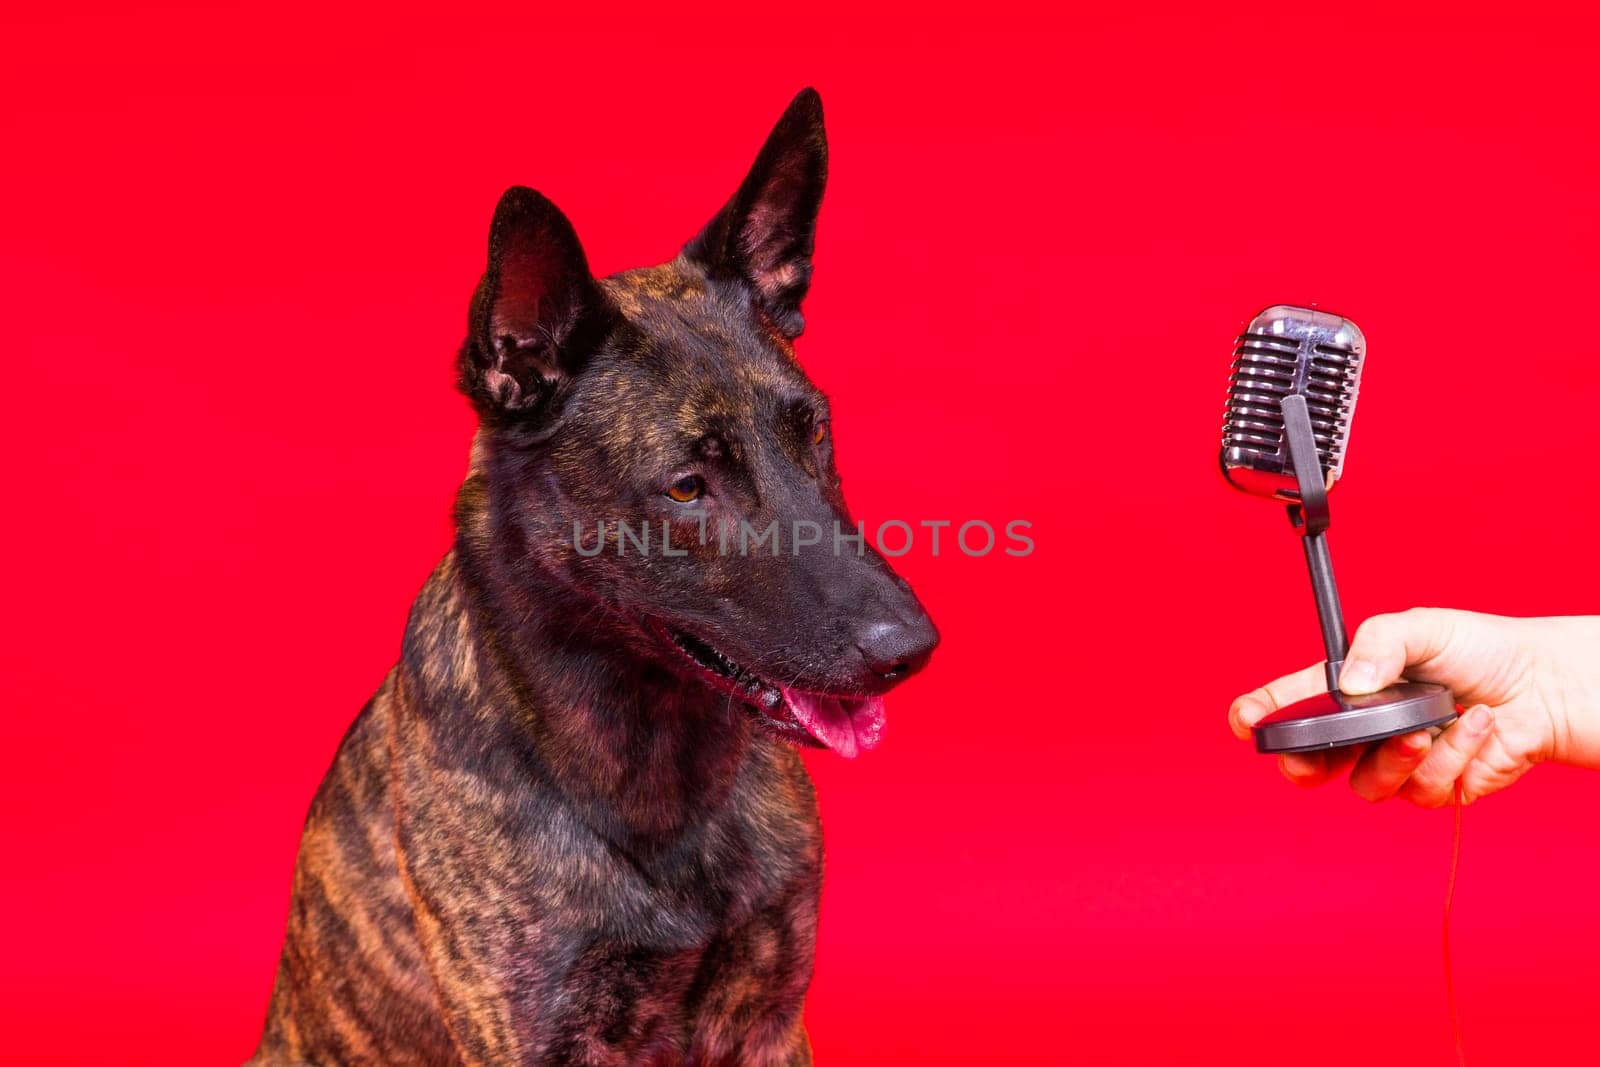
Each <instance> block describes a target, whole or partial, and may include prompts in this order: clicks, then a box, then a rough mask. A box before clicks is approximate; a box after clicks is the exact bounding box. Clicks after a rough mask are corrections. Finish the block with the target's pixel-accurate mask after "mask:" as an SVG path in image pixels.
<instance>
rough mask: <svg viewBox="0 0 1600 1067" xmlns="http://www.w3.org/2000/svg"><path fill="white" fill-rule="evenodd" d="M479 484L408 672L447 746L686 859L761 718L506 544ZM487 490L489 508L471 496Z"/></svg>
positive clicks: (635, 847) (406, 659) (623, 839)
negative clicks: (685, 845)
mask: <svg viewBox="0 0 1600 1067" xmlns="http://www.w3.org/2000/svg"><path fill="white" fill-rule="evenodd" d="M473 481H474V479H473V477H470V476H469V479H468V483H467V485H466V486H464V487H463V501H464V503H463V505H462V506H459V507H458V510H457V521H458V526H459V531H458V536H457V541H456V547H455V549H454V551H452V552H451V553H450V554H449V555H448V556H446V558H445V560H444V561H443V562H442V563H441V564H440V566H439V568H438V569H437V570H436V571H435V572H434V574H433V576H432V577H431V578H430V579H429V581H428V583H427V585H426V586H425V587H424V589H423V591H422V593H421V594H420V595H419V596H418V598H417V601H416V603H415V605H414V606H413V609H412V615H411V620H410V623H409V625H408V628H407V634H406V642H405V650H404V656H403V663H404V665H405V667H406V668H407V669H408V670H409V672H410V674H411V676H412V677H413V678H414V679H415V680H416V684H417V685H418V686H419V689H420V690H421V692H420V693H419V696H420V697H421V701H420V702H419V703H420V704H421V705H422V706H423V708H424V714H427V715H429V716H430V717H434V718H437V719H441V720H445V721H443V722H441V723H440V726H441V727H442V728H441V729H435V730H434V731H433V736H434V737H436V738H439V739H449V740H448V741H447V742H445V743H450V744H453V745H458V746H461V747H462V748H463V749H473V750H477V751H479V752H482V751H483V750H485V749H491V748H492V749H494V750H495V751H497V752H498V753H499V755H500V757H502V758H499V759H476V760H474V764H475V765H476V766H477V767H479V768H480V771H481V769H482V768H485V767H490V768H494V767H497V768H499V771H498V772H497V773H499V774H502V775H505V776H507V777H516V776H521V777H522V778H523V781H522V782H517V781H506V782H496V783H493V784H495V785H504V786H505V787H507V788H508V789H516V788H517V787H518V786H519V785H523V784H525V780H526V776H527V775H528V774H533V775H537V776H538V777H539V778H540V779H541V780H542V781H544V782H545V783H546V784H548V785H549V786H551V787H553V788H555V789H556V790H559V791H560V793H561V794H563V795H564V796H565V797H566V798H567V799H568V800H569V801H570V803H571V804H572V805H573V808H574V811H575V812H576V813H577V814H578V815H579V816H580V817H581V818H583V819H584V821H585V822H586V823H588V824H589V825H590V826H592V827H593V828H594V829H595V830H596V831H597V832H600V833H603V834H605V835H606V836H607V837H608V838H609V839H610V840H611V841H612V842H613V843H614V844H617V845H619V846H623V847H627V848H629V849H630V850H631V851H636V852H638V853H641V854H647V853H650V852H652V851H657V850H669V849H671V848H673V847H674V846H675V845H676V844H677V843H678V842H679V841H680V840H681V839H682V838H683V837H684V836H685V835H693V834H695V833H696V832H697V831H698V830H700V829H701V828H703V827H705V826H706V825H707V824H708V823H709V822H711V821H712V820H714V819H715V818H716V816H717V813H718V812H719V811H720V810H721V809H722V808H723V807H724V806H725V804H726V802H727V799H728V795H729V793H730V791H731V790H732V789H733V788H734V786H735V784H736V781H737V778H738V775H739V772H740V769H741V767H742V765H743V764H744V762H745V760H746V758H747V756H748V755H749V750H750V747H751V745H752V744H773V743H777V742H774V741H771V740H769V739H766V738H763V737H759V736H756V733H757V732H756V729H755V727H754V724H753V723H752V721H751V717H750V713H749V712H748V711H747V710H746V709H744V708H742V707H739V706H737V705H735V704H733V703H732V702H731V701H730V700H729V699H728V698H727V697H725V696H723V695H721V694H718V693H715V692H713V691H712V690H710V689H708V688H706V687H704V686H701V685H699V684H697V683H694V682H689V681H685V680H683V679H681V678H679V677H678V676H677V675H675V674H673V673H672V672H671V671H669V670H668V669H666V668H665V667H664V666H663V665H661V664H660V663H659V662H657V661H655V660H654V659H653V658H647V657H644V656H641V654H640V652H639V651H638V650H637V648H630V647H629V643H630V642H629V641H628V640H627V639H626V638H625V637H623V636H622V635H620V634H618V633H617V632H616V631H615V628H614V627H612V626H608V625H605V624H604V616H603V613H604V612H605V611H606V610H608V609H605V608H603V607H600V606H599V605H597V604H596V603H595V602H593V601H591V600H589V599H587V598H586V597H584V596H583V595H582V594H580V593H578V592H577V591H575V590H573V589H571V588H569V587H567V586H566V585H565V584H564V583H563V582H561V581H560V580H559V579H558V578H556V577H555V576H553V575H550V574H548V573H545V572H543V571H542V570H541V569H540V568H539V567H538V565H537V564H536V562H535V561H534V560H533V559H532V558H531V557H530V556H529V555H528V554H527V553H519V552H518V551H517V548H518V542H517V539H516V538H508V537H503V536H496V534H497V533H499V532H503V531H495V530H494V529H493V528H492V527H493V524H494V518H493V515H492V509H490V508H488V507H487V502H486V500H485V499H483V498H482V492H481V489H482V487H481V485H479V486H477V487H476V488H475V487H474V486H473ZM474 492H476V493H478V496H479V499H478V500H477V501H473V500H471V499H470V498H469V496H470V494H472V493H474Z"/></svg>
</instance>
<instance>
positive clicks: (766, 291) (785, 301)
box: [684, 89, 828, 337]
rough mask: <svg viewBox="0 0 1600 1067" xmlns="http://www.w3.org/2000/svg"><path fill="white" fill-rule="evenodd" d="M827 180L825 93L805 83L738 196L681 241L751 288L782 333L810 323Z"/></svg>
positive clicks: (709, 268)
mask: <svg viewBox="0 0 1600 1067" xmlns="http://www.w3.org/2000/svg"><path fill="white" fill-rule="evenodd" d="M827 179H828V139H827V135H826V134H825V133H824V132H823V128H822V98H821V97H820V96H818V95H817V91H816V90H815V89H802V90H801V91H800V94H799V95H798V96H796V97H795V98H794V100H793V101H792V102H791V103H790V104H789V107H788V109H787V110H786V111H784V113H783V117H782V118H780V119H779V120H778V124H777V125H776V126H775V127H773V129H772V133H771V134H770V135H768V137H767V143H766V144H764V145H762V146H761V154H760V155H758V156H757V157H756V162H755V165H754V166H752V167H751V168H750V173H749V174H748V175H746V176H745V179H744V182H743V183H742V184H741V185H740V186H739V191H738V192H736V193H734V194H733V199H731V200H729V201H728V202H727V204H725V205H724V206H723V208H722V210H721V211H719V212H717V214H716V217H714V218H713V219H712V220H711V221H710V222H709V223H707V224H706V228H705V229H704V230H702V231H700V234H699V235H698V236H697V237H695V238H694V240H692V241H690V242H689V243H688V245H686V246H685V247H684V255H685V256H687V257H688V258H689V259H691V260H693V261H694V262H696V263H698V264H700V266H701V267H703V268H704V269H705V270H706V272H707V273H708V274H710V275H711V276H712V277H724V278H738V279H742V280H743V281H744V282H745V283H746V284H748V285H749V286H750V289H751V292H752V293H753V294H754V297H755V300H756V303H757V306H758V307H759V309H760V310H761V311H762V312H764V313H765V314H766V316H767V317H768V318H770V319H771V320H772V322H773V324H774V325H775V326H776V327H777V328H778V330H779V332H781V333H782V334H783V335H784V336H785V337H798V336H800V331H801V330H802V329H804V328H805V319H804V317H803V316H802V315H801V314H800V301H801V300H803V299H804V298H805V295H806V290H807V289H809V288H810V287H811V253H812V249H813V247H814V245H815V238H816V232H817V210H818V208H820V207H821V206H822V188H823V186H824V185H825V184H826V183H827Z"/></svg>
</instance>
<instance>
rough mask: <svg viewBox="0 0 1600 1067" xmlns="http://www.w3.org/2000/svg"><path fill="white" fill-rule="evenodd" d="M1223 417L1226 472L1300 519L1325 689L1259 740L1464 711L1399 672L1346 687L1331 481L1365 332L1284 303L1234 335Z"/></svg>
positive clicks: (1269, 723) (1287, 711) (1304, 748)
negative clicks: (1357, 690)
mask: <svg viewBox="0 0 1600 1067" xmlns="http://www.w3.org/2000/svg"><path fill="white" fill-rule="evenodd" d="M1235 345H1236V347H1235V348H1234V351H1233V357H1234V358H1233V373H1232V374H1231V375H1230V376H1229V379H1228V409H1227V417H1226V419H1225V421H1224V422H1223V425H1222V474H1223V476H1224V477H1225V478H1227V479H1228V481H1229V482H1230V483H1231V484H1232V485H1233V486H1234V487H1235V488H1237V489H1242V490H1244V491H1245V492H1246V493H1251V494H1253V495H1255V496H1264V497H1269V498H1271V499H1273V500H1279V501H1282V502H1284V503H1286V504H1287V505H1288V508H1289V521H1290V522H1291V523H1292V524H1293V525H1294V527H1295V528H1296V529H1298V530H1299V531H1300V539H1301V543H1302V544H1303V545H1304V547H1305V552H1306V567H1307V568H1308V569H1309V570H1310V572H1311V589H1312V592H1313V593H1314V594H1315V596H1316V602H1317V618H1318V619H1319V621H1320V622H1321V624H1322V647H1323V650H1324V651H1325V652H1326V653H1327V657H1328V665H1327V679H1328V691H1327V692H1326V693H1319V694H1318V695H1316V696H1314V697H1310V698H1308V699H1306V700H1301V701H1299V702H1297V703H1294V704H1290V705H1289V706H1288V707H1286V708H1280V709H1279V710H1277V711H1276V712H1274V713H1272V714H1271V715H1269V716H1267V717H1266V718H1265V719H1262V720H1261V721H1260V722H1259V723H1257V724H1256V726H1255V730H1254V733H1255V741H1256V750H1257V751H1259V752H1308V751H1313V750H1319V749H1329V748H1340V747H1342V746H1344V745H1355V744H1361V743H1363V742H1367V741H1380V740H1382V739H1383V738H1386V737H1395V736H1398V735H1399V734H1404V733H1410V732H1411V731H1412V730H1427V729H1434V728H1436V727H1443V726H1446V725H1448V724H1449V723H1451V722H1453V721H1454V720H1455V717H1456V710H1455V699H1454V697H1452V696H1451V695H1450V692H1449V690H1447V689H1445V688H1444V687H1443V686H1439V685H1430V684H1426V683H1420V682H1402V683H1400V684H1398V685H1391V686H1389V687H1388V688H1387V689H1384V690H1382V691H1380V692H1377V693H1372V694H1370V695H1367V696H1346V695H1345V694H1344V693H1341V692H1340V691H1339V669H1340V668H1341V667H1342V666H1343V665H1344V657H1345V653H1346V652H1348V651H1349V647H1350V639H1349V637H1348V636H1347V635H1346V633H1345V628H1344V610H1343V609H1342V608H1341V607H1340V605H1339V590H1338V587H1337V586H1336V585H1335V584H1334V580H1333V563H1332V561H1331V560H1330V558H1329V556H1328V538H1327V532H1328V490H1330V489H1332V488H1333V484H1334V482H1336V481H1338V479H1339V474H1340V472H1341V471H1342V470H1343V468H1344V453H1345V447H1346V445H1347V444H1348V443H1349V437H1350V420H1351V419H1352V417H1353V416H1354V415H1355V410H1356V392H1357V389H1358V387H1359V386H1360V384H1361V365H1362V363H1363V362H1364V361H1365V359H1366V355H1367V342H1366V338H1365V337H1363V336H1362V334H1361V331H1360V330H1359V329H1357V328H1356V324H1355V323H1353V322H1351V321H1350V320H1349V319H1346V318H1341V317H1340V316H1338V315H1332V314H1329V313H1327V312H1325V311H1315V310H1312V309H1310V308H1301V307H1292V306H1290V305H1287V304H1277V305H1274V306H1273V307H1269V308H1267V309H1266V310H1265V311H1263V312H1261V314H1259V315H1257V316H1256V317H1255V318H1254V319H1252V320H1251V321H1250V325H1249V326H1248V327H1247V328H1246V329H1245V332H1244V333H1243V334H1241V335H1240V336H1239V339H1238V340H1237V341H1236V342H1235Z"/></svg>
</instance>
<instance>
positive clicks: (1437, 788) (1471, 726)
mask: <svg viewBox="0 0 1600 1067" xmlns="http://www.w3.org/2000/svg"><path fill="white" fill-rule="evenodd" d="M1493 733H1494V712H1492V711H1490V710H1489V709H1488V708H1487V707H1485V706H1484V705H1482V704H1479V705H1477V706H1476V707H1473V708H1471V709H1469V710H1468V711H1467V713H1466V714H1465V715H1463V716H1461V718H1459V719H1457V720H1456V721H1455V722H1454V723H1453V724H1451V726H1450V727H1449V728H1448V729H1446V730H1445V732H1444V733H1442V734H1440V735H1439V739H1438V740H1437V741H1435V742H1434V743H1433V749H1432V751H1430V752H1429V753H1428V755H1427V757H1426V758H1425V759H1424V760H1423V761H1422V762H1421V764H1419V765H1418V766H1417V769H1416V770H1415V771H1412V772H1411V779H1410V781H1408V782H1407V783H1406V787H1405V795H1406V799H1407V800H1409V801H1411V802H1412V803H1413V804H1417V805H1420V806H1421V807H1424V808H1437V807H1441V806H1442V805H1445V804H1448V803H1450V800H1451V797H1452V796H1453V795H1454V794H1455V784H1456V779H1457V778H1460V777H1461V776H1462V775H1463V774H1465V773H1466V771H1467V765H1468V764H1470V763H1471V762H1472V758H1473V757H1474V756H1476V755H1477V754H1478V753H1479V752H1480V751H1482V750H1483V745H1484V742H1486V741H1488V740H1489V737H1490V735H1491V734H1493Z"/></svg>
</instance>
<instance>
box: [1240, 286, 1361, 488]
mask: <svg viewBox="0 0 1600 1067" xmlns="http://www.w3.org/2000/svg"><path fill="white" fill-rule="evenodd" d="M1234 344H1235V347H1234V350H1233V369H1232V373H1231V374H1230V375H1229V377H1228V404H1227V411H1226V415H1225V418H1224V420H1223V425H1222V470H1223V474H1225V475H1226V476H1227V478H1228V480H1229V481H1230V482H1232V483H1233V484H1234V485H1235V486H1237V487H1238V488H1240V489H1243V490H1245V491H1246V492H1250V493H1256V494H1259V495H1262V496H1275V497H1278V498H1280V499H1285V500H1294V499H1297V498H1298V491H1297V483H1296V482H1295V478H1294V467H1293V464H1292V463H1291V461H1290V459H1289V453H1288V447H1287V445H1286V442H1285V440H1284V433H1283V410H1282V407H1281V405H1282V403H1283V398H1284V397H1286V396H1289V395H1291V394H1295V393H1298V394H1300V395H1301V396H1304V397H1305V401H1306V410H1307V412H1308V414H1309V415H1310V416H1311V428H1312V432H1313V434H1314V435H1315V436H1316V440H1317V458H1318V460H1319V461H1320V462H1321V465H1322V472H1323V475H1324V477H1325V478H1326V484H1327V485H1328V486H1329V487H1330V488H1331V487H1332V486H1333V483H1334V482H1335V481H1336V480H1337V479H1338V478H1339V475H1340V473H1341V471H1342V470H1343V468H1344V455H1345V448H1346V446H1347V444H1348V443H1349V435H1350V422H1351V419H1352V417H1353V416H1354V414H1355V407H1356V394H1357V391H1358V389H1359V386H1360V382H1361V365H1362V362H1363V361H1364V359H1365V357H1366V339H1365V338H1364V337H1363V336H1362V334H1361V331H1360V329H1358V328H1357V327H1356V325H1355V323H1353V322H1351V321H1350V320H1348V319H1345V318H1341V317H1340V316H1338V315H1332V314H1329V313H1327V312H1324V311H1316V310H1314V309H1311V308H1301V307H1292V306H1289V305H1286V304H1278V305H1275V306H1273V307H1269V308H1267V309H1266V310H1265V311H1262V312H1261V313H1260V314H1259V315H1257V316H1256V317H1255V318H1254V319H1252V320H1251V322H1250V325H1249V326H1248V327H1247V328H1246V329H1245V332H1244V333H1242V334H1240V335H1239V337H1238V339H1237V340H1236V341H1235V342H1234Z"/></svg>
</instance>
